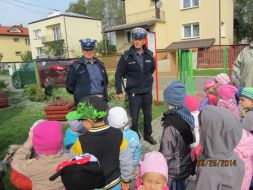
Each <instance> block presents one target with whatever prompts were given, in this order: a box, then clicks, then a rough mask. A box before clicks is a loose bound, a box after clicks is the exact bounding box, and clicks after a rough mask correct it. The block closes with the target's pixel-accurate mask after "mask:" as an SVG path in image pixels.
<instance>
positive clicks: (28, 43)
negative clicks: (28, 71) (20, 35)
mask: <svg viewBox="0 0 253 190" xmlns="http://www.w3.org/2000/svg"><path fill="white" fill-rule="evenodd" d="M25 44H26V45H27V46H29V45H30V44H31V42H30V38H25Z"/></svg>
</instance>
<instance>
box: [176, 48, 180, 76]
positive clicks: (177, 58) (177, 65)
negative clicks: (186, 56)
mask: <svg viewBox="0 0 253 190" xmlns="http://www.w3.org/2000/svg"><path fill="white" fill-rule="evenodd" d="M178 55H179V50H176V75H177V80H178V74H179V73H178V72H179V64H178V63H179V56H178Z"/></svg>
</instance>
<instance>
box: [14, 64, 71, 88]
mask: <svg viewBox="0 0 253 190" xmlns="http://www.w3.org/2000/svg"><path fill="white" fill-rule="evenodd" d="M73 61H74V60H73V59H44V60H35V61H32V62H28V63H25V64H24V65H23V66H22V67H21V68H20V69H18V70H16V71H15V72H14V73H13V75H12V84H13V86H14V87H15V88H17V89H19V88H23V87H24V86H25V85H30V84H36V72H35V69H38V71H39V72H38V78H39V81H40V84H41V86H42V87H44V88H46V87H48V86H58V87H63V86H64V85H65V79H66V76H67V73H68V70H69V66H70V65H71V64H72V63H73ZM35 64H36V65H35Z"/></svg>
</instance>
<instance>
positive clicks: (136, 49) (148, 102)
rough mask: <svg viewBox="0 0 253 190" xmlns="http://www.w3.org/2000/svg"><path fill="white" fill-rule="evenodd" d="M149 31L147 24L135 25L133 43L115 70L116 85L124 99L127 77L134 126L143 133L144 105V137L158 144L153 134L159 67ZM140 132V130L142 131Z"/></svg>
mask: <svg viewBox="0 0 253 190" xmlns="http://www.w3.org/2000/svg"><path fill="white" fill-rule="evenodd" d="M146 35H147V31H146V30H144V29H143V28H134V29H133V30H132V31H131V36H132V40H133V45H132V46H131V47H130V49H129V50H128V51H127V52H125V53H124V54H123V55H122V56H121V58H120V60H119V62H118V66H117V70H116V73H115V88H116V94H117V98H118V99H120V100H123V99H124V95H123V91H122V83H123V82H122V80H123V78H125V79H126V86H125V92H126V93H127V95H128V101H129V110H130V116H131V118H132V127H131V129H132V130H134V131H136V132H137V133H138V134H139V130H138V116H139V112H140V109H142V111H143V115H144V140H145V141H147V142H149V143H150V144H152V145H154V144H156V141H155V140H154V139H153V137H152V136H151V134H152V126H151V121H152V85H153V76H152V74H153V73H154V71H155V61H154V57H153V53H152V52H151V51H150V50H149V49H147V48H146V45H145V37H146ZM139 136H140V134H139Z"/></svg>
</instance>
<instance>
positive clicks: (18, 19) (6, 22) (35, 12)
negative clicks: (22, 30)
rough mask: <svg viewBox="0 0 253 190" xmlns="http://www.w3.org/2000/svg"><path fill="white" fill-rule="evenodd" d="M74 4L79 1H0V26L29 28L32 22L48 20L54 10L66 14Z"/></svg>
mask: <svg viewBox="0 0 253 190" xmlns="http://www.w3.org/2000/svg"><path fill="white" fill-rule="evenodd" d="M74 2H77V0H0V24H1V25H3V26H12V25H20V24H22V25H23V26H26V27H27V26H28V23H30V22H33V21H36V20H39V19H43V18H46V17H47V15H48V13H50V12H52V11H53V10H54V9H57V10H60V11H61V12H64V11H65V10H66V9H68V7H69V4H70V3H74ZM29 4H32V5H29Z"/></svg>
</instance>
